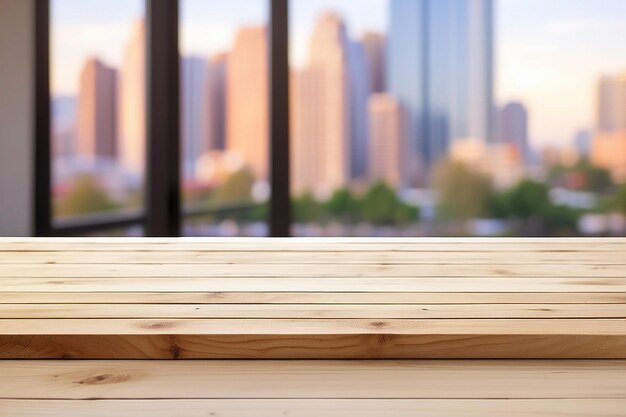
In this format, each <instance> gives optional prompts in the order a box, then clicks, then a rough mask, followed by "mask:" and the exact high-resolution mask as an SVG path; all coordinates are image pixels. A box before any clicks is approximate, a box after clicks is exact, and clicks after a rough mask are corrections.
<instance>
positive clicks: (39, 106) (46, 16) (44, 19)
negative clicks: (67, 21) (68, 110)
mask: <svg viewBox="0 0 626 417" xmlns="http://www.w3.org/2000/svg"><path fill="white" fill-rule="evenodd" d="M34 7H35V16H34V20H35V22H34V23H35V33H34V35H35V36H34V38H35V56H34V58H35V69H34V78H35V80H34V87H35V97H34V98H35V105H34V110H35V115H34V118H35V128H34V141H33V151H34V155H33V209H32V215H33V230H32V233H33V234H34V235H35V236H50V235H51V234H52V225H51V224H52V209H51V207H52V202H51V199H52V193H51V191H50V189H51V182H50V180H51V164H50V158H51V152H50V151H51V146H50V41H49V40H50V2H49V1H48V0H37V1H35V4H34Z"/></svg>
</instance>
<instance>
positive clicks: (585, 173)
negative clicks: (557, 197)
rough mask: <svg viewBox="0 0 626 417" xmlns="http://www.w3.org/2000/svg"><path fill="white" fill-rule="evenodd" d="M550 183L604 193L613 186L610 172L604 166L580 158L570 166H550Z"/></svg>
mask: <svg viewBox="0 0 626 417" xmlns="http://www.w3.org/2000/svg"><path fill="white" fill-rule="evenodd" d="M549 180H550V183H551V184H552V185H554V186H559V187H567V188H572V189H578V190H584V191H593V192H596V193H604V192H607V191H609V190H610V189H611V188H612V187H613V185H614V184H613V180H612V179H611V173H610V172H609V171H608V170H607V169H604V168H601V167H598V166H595V165H592V164H591V163H590V162H589V161H588V160H581V161H579V162H577V163H576V164H575V165H572V166H564V165H556V166H553V167H551V169H550V175H549Z"/></svg>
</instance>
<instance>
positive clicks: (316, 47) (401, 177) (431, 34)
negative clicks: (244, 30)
mask: <svg viewBox="0 0 626 417" xmlns="http://www.w3.org/2000/svg"><path fill="white" fill-rule="evenodd" d="M290 13H291V15H290V33H291V35H292V36H291V38H290V67H291V76H290V77H291V79H290V88H291V109H290V117H291V129H292V130H291V141H292V142H291V143H292V147H291V149H292V155H291V159H292V196H293V202H292V207H293V211H294V215H295V224H294V227H293V232H294V233H295V234H296V235H329V236H332V235H346V236H350V235H371V236H447V235H453V236H457V235H458V236H472V235H494V236H517V235H519V236H528V235H536V236H561V235H624V234H626V221H625V219H624V215H625V214H626V202H625V199H626V43H624V42H623V39H626V25H625V24H624V23H626V2H623V1H621V0H599V1H591V0H551V1H549V2H545V1H540V0H524V1H515V0H291V3H290Z"/></svg>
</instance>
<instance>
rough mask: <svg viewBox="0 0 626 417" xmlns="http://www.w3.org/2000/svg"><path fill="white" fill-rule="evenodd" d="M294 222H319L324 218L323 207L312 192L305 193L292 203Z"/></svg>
mask: <svg viewBox="0 0 626 417" xmlns="http://www.w3.org/2000/svg"><path fill="white" fill-rule="evenodd" d="M292 208H293V217H294V221H296V222H299V223H313V222H319V221H321V220H322V218H323V216H324V208H323V206H322V205H321V204H320V203H319V202H318V201H317V200H315V198H314V197H313V195H312V194H311V193H310V192H304V193H302V194H301V195H299V196H298V197H296V198H294V199H293V201H292Z"/></svg>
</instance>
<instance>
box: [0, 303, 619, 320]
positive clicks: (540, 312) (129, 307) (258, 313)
mask: <svg viewBox="0 0 626 417" xmlns="http://www.w3.org/2000/svg"><path fill="white" fill-rule="evenodd" d="M76 318H81V319H92V318H100V319H103V318H104V319H106V318H109V319H114V318H152V319H159V318H163V319H170V318H184V319H192V318H205V319H212V318H227V319H246V318H250V319H252V318H261V319H271V318H289V319H319V318H325V319H366V318H370V319H441V318H447V319H450V318H456V319H492V318H522V319H531V318H532V319H548V318H553V319H554V318H598V319H599V318H623V319H626V304H562V305H559V304H456V305H436V304H434V305H430V304H423V305H406V304H395V305H385V304H368V305H346V304H330V305H314V304H298V305H293V304H282V305H269V304H261V305H258V304H123V305H119V304H68V305H63V304H0V319H76Z"/></svg>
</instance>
